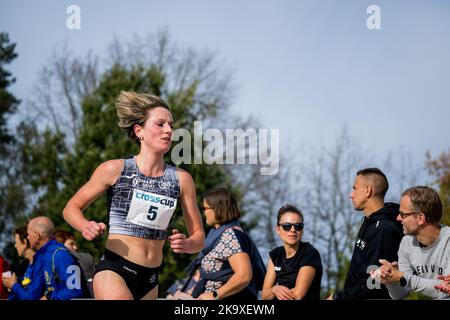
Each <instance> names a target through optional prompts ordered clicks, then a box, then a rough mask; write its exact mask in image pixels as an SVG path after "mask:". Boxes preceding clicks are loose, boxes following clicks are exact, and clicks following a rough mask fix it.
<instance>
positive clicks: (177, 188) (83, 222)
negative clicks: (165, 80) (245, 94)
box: [64, 91, 205, 300]
mask: <svg viewBox="0 0 450 320" xmlns="http://www.w3.org/2000/svg"><path fill="white" fill-rule="evenodd" d="M116 109H117V115H118V118H119V126H120V127H121V128H122V129H124V130H125V131H126V132H127V133H128V136H129V137H130V139H131V140H132V141H134V142H135V143H136V144H137V145H138V146H139V154H138V155H136V156H134V157H132V158H128V159H114V160H109V161H106V162H104V163H102V164H100V165H99V166H98V167H97V169H96V170H95V172H94V173H93V175H92V177H91V178H90V180H89V181H88V182H87V183H86V184H85V185H84V186H83V187H81V189H80V190H78V192H77V193H76V194H75V195H74V196H73V197H72V199H70V201H69V202H68V203H67V205H66V207H65V209H64V218H65V219H66V221H67V222H68V223H69V224H70V225H71V226H72V227H74V228H75V229H77V230H78V231H80V232H81V234H82V236H83V237H84V238H85V239H87V240H93V239H94V238H96V237H98V236H100V235H101V234H103V233H104V232H105V231H106V225H105V224H104V223H102V222H97V221H92V220H91V221H90V220H88V219H87V218H86V217H85V216H84V214H83V210H84V209H85V208H86V207H87V206H88V205H89V204H90V203H92V202H93V201H94V200H95V199H97V198H98V197H99V196H100V195H102V194H103V193H104V192H105V191H106V194H107V200H108V211H109V212H108V213H109V235H108V239H107V241H106V250H105V253H104V256H103V258H102V260H101V261H100V262H99V264H98V265H97V266H96V267H95V272H96V273H95V276H94V295H95V298H96V299H107V300H131V299H135V300H136V299H156V297H157V296H158V272H159V269H160V266H161V263H162V260H163V246H164V242H165V240H166V239H167V237H169V240H170V245H171V248H172V250H173V251H174V252H175V253H195V252H198V251H200V250H201V249H202V248H203V246H204V240H205V233H204V231H203V225H202V219H201V216H200V212H199V210H198V207H197V203H196V195H195V186H194V182H193V180H192V177H191V175H190V174H189V173H188V172H186V171H184V170H182V169H179V168H176V167H174V166H171V165H169V164H167V163H165V161H164V154H165V153H167V152H168V151H169V149H170V145H171V140H172V133H173V118H172V114H171V112H170V111H169V107H168V105H167V103H166V102H165V101H164V100H162V99H160V98H159V97H156V96H153V95H150V94H137V93H134V92H124V91H122V92H121V93H120V95H119V98H118V100H117V104H116ZM177 200H180V202H181V207H182V209H183V215H184V219H185V222H186V225H187V230H188V232H189V237H187V236H186V235H184V234H182V233H179V232H178V231H177V230H176V229H173V230H172V234H171V235H170V236H169V226H170V221H171V219H172V216H173V214H174V212H175V208H176V206H177Z"/></svg>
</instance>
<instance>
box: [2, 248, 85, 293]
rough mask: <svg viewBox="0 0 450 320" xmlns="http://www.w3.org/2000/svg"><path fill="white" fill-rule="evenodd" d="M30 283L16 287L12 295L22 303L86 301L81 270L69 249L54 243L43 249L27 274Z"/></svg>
mask: <svg viewBox="0 0 450 320" xmlns="http://www.w3.org/2000/svg"><path fill="white" fill-rule="evenodd" d="M25 277H28V279H30V282H29V283H28V284H27V285H26V286H25V287H23V286H21V285H20V284H19V283H16V284H14V286H13V287H12V290H11V293H12V295H13V296H15V298H17V299H20V300H39V299H40V298H42V297H43V296H44V295H45V296H47V298H48V299H51V300H69V299H73V298H81V297H83V288H82V285H81V281H82V279H81V271H80V267H79V265H78V263H77V261H76V260H75V258H74V257H72V255H71V254H70V252H69V250H67V248H66V247H65V246H64V245H63V244H61V243H59V242H57V241H56V240H51V241H49V242H47V243H46V244H45V245H44V246H43V247H42V248H40V249H39V250H38V251H36V253H35V254H34V257H33V264H31V265H30V266H29V267H28V269H27V271H26V272H25V276H24V278H25Z"/></svg>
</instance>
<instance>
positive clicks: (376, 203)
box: [328, 168, 403, 300]
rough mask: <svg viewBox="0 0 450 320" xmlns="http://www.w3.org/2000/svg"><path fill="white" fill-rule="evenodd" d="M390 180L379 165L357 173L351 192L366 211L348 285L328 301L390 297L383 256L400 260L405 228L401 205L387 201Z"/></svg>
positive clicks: (364, 211)
mask: <svg viewBox="0 0 450 320" xmlns="http://www.w3.org/2000/svg"><path fill="white" fill-rule="evenodd" d="M388 188H389V183H388V180H387V178H386V175H385V174H384V173H383V172H382V171H381V170H380V169H378V168H367V169H363V170H359V171H358V172H357V173H356V177H355V182H354V183H353V191H352V192H351V193H350V198H351V200H352V204H353V207H354V208H355V210H357V211H362V212H363V213H364V218H363V222H362V225H361V227H360V229H359V231H358V235H357V238H356V241H355V246H354V249H353V254H352V259H351V261H350V266H349V269H348V272H347V276H346V278H345V283H344V288H343V290H342V291H339V292H337V293H335V294H333V295H330V296H329V297H328V300H337V299H340V300H365V299H390V297H389V293H388V291H387V289H386V286H385V285H384V284H381V280H380V277H379V274H376V273H374V272H373V271H375V270H377V269H378V267H379V265H380V264H379V259H387V260H389V261H395V260H397V251H398V247H399V245H400V241H401V239H402V236H403V234H402V229H401V225H400V223H399V222H398V221H396V217H397V215H398V208H399V206H398V204H396V203H384V197H385V195H386V192H387V191H388Z"/></svg>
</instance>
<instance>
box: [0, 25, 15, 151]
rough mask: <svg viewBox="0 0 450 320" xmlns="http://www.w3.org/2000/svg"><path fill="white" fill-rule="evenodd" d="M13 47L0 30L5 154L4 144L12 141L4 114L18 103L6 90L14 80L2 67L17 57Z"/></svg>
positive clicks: (0, 141) (0, 139)
mask: <svg viewBox="0 0 450 320" xmlns="http://www.w3.org/2000/svg"><path fill="white" fill-rule="evenodd" d="M15 48H16V44H15V43H11V44H10V43H9V36H8V34H7V33H4V32H0V154H5V153H6V149H5V148H4V147H5V145H6V144H8V143H11V142H12V141H13V137H12V136H11V135H10V134H9V133H8V128H7V126H6V116H7V115H8V114H11V113H12V112H14V111H15V108H16V106H17V105H18V103H19V100H18V99H17V98H16V97H14V96H13V95H12V94H11V93H10V92H9V91H8V90H7V89H8V87H9V86H10V85H11V84H13V83H14V82H15V79H14V78H12V77H11V73H10V72H9V71H7V70H6V69H5V68H4V67H5V65H6V64H9V63H11V61H13V60H14V59H15V58H16V57H17V53H15Z"/></svg>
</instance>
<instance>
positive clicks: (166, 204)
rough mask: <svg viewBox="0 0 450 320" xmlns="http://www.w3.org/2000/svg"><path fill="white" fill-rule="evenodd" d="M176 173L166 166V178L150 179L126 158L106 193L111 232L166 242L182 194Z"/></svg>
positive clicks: (132, 161) (130, 159)
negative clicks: (114, 181) (117, 177)
mask: <svg viewBox="0 0 450 320" xmlns="http://www.w3.org/2000/svg"><path fill="white" fill-rule="evenodd" d="M176 170H177V169H176V168H175V167H174V166H171V165H169V164H166V168H165V170H164V175H163V176H160V177H147V176H145V175H143V174H142V173H141V172H140V171H139V169H138V167H137V164H136V161H135V158H134V157H133V158H129V159H125V166H124V168H123V170H122V173H121V174H120V177H119V179H118V180H117V182H116V183H115V184H114V185H113V186H111V187H110V188H109V189H108V190H107V192H106V194H107V201H108V212H109V233H110V234H123V235H128V236H133V237H139V238H144V239H156V240H163V239H166V237H167V230H168V227H169V224H170V221H171V219H172V216H173V213H174V212H175V209H176V207H177V199H178V197H179V195H180V183H179V180H178V173H177V171H176Z"/></svg>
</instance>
